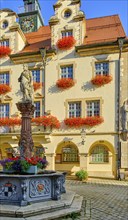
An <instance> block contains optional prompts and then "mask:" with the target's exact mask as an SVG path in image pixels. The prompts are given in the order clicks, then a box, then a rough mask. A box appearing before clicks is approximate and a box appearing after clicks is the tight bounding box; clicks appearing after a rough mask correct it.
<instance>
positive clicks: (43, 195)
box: [0, 65, 65, 206]
mask: <svg viewBox="0 0 128 220" xmlns="http://www.w3.org/2000/svg"><path fill="white" fill-rule="evenodd" d="M18 81H19V82H20V89H21V92H22V94H23V98H22V101H21V102H18V103H17V104H16V105H17V108H18V110H19V111H20V113H21V115H22V124H21V137H20V140H19V149H20V157H21V159H24V158H26V157H27V158H31V156H32V151H33V146H34V143H33V139H32V130H31V119H32V117H33V114H34V110H35V107H34V104H33V82H32V74H31V72H30V71H29V70H28V69H27V68H26V66H25V65H24V70H23V72H22V73H21V76H20V77H19V79H18ZM64 182H65V175H64V174H63V173H57V172H54V171H52V172H48V171H47V172H44V173H43V174H36V175H19V174H17V175H14V174H13V175H8V174H4V173H3V175H1V176H0V201H1V202H3V203H6V204H10V203H15V204H19V205H21V206H26V205H28V204H30V203H32V202H36V201H45V200H50V199H51V200H58V199H60V198H61V194H62V193H64V192H65V188H64Z"/></svg>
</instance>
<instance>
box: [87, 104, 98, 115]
mask: <svg viewBox="0 0 128 220" xmlns="http://www.w3.org/2000/svg"><path fill="white" fill-rule="evenodd" d="M86 106H87V109H86V114H87V116H89V117H90V116H100V101H87V102H86Z"/></svg>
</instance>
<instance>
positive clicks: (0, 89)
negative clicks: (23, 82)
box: [0, 84, 11, 95]
mask: <svg viewBox="0 0 128 220" xmlns="http://www.w3.org/2000/svg"><path fill="white" fill-rule="evenodd" d="M10 91H11V88H10V86H9V85H7V84H0V95H4V94H6V93H8V92H10Z"/></svg>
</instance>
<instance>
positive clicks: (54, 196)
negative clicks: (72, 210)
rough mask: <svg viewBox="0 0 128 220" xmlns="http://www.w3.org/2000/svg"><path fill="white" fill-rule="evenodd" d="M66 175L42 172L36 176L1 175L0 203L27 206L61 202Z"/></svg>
mask: <svg viewBox="0 0 128 220" xmlns="http://www.w3.org/2000/svg"><path fill="white" fill-rule="evenodd" d="M64 183H65V173H61V172H54V171H42V173H40V174H35V175H26V174H24V175H19V174H17V175H16V174H4V173H1V175H0V202H1V203H4V204H12V203H13V204H19V205H20V206H26V205H29V204H31V203H34V202H39V201H47V200H59V199H60V198H61V194H62V193H65V192H66V190H65V186H64Z"/></svg>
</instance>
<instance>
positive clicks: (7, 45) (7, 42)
mask: <svg viewBox="0 0 128 220" xmlns="http://www.w3.org/2000/svg"><path fill="white" fill-rule="evenodd" d="M0 46H5V47H9V40H1V41H0Z"/></svg>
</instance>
